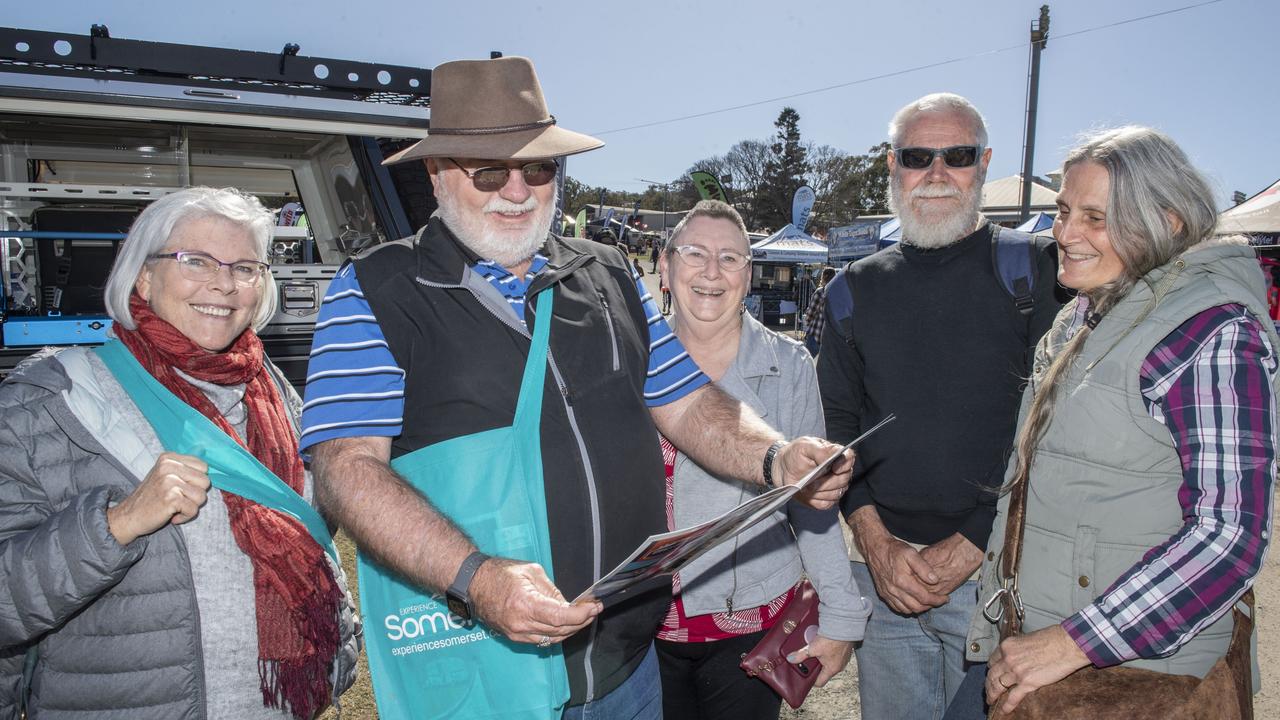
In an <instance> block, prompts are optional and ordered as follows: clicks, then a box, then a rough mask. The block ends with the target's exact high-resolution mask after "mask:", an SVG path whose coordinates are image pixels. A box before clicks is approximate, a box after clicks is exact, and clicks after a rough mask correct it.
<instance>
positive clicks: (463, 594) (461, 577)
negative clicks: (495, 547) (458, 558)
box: [445, 550, 489, 620]
mask: <svg viewBox="0 0 1280 720" xmlns="http://www.w3.org/2000/svg"><path fill="white" fill-rule="evenodd" d="M488 559H489V556H488V555H485V554H484V553H482V552H480V551H479V550H475V551H473V552H472V553H471V554H470V555H468V556H467V559H466V560H463V561H462V565H461V566H459V567H458V574H457V575H455V576H454V578H453V583H452V584H451V585H449V589H448V590H447V591H445V594H446V595H448V596H449V597H450V598H452V599H455V600H457V601H459V602H461V603H463V604H465V605H466V609H467V616H466V618H464V619H467V620H469V619H471V615H473V614H474V613H473V612H472V607H471V592H470V590H471V579H472V578H474V577H475V576H476V571H477V570H479V569H480V566H481V565H482V564H484V561H485V560H488Z"/></svg>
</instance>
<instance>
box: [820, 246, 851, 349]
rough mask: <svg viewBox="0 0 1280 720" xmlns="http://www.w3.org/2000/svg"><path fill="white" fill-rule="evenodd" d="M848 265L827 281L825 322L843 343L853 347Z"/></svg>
mask: <svg viewBox="0 0 1280 720" xmlns="http://www.w3.org/2000/svg"><path fill="white" fill-rule="evenodd" d="M852 264H853V263H849V265H846V266H844V269H842V270H840V271H838V272H836V274H835V275H834V276H832V278H831V279H830V280H828V281H827V291H826V292H827V303H826V304H827V307H826V310H825V312H826V313H827V324H828V325H830V326H831V327H832V328H834V329H835V331H836V333H838V334H839V335H840V339H841V340H844V344H845V345H848V346H849V347H853V285H852V284H851V283H850V282H849V266H850V265H852Z"/></svg>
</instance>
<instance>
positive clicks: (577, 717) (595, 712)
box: [560, 643, 662, 720]
mask: <svg viewBox="0 0 1280 720" xmlns="http://www.w3.org/2000/svg"><path fill="white" fill-rule="evenodd" d="M560 718H561V720H662V681H661V679H660V678H659V676H658V655H657V653H656V652H655V651H654V649H653V644H652V643H650V644H649V652H647V653H645V656H644V660H641V661H640V664H639V665H637V666H636V669H635V672H633V673H631V677H629V678H627V679H626V680H624V681H623V682H622V684H621V685H619V686H618V687H616V688H614V689H613V692H611V693H609V694H608V695H605V696H604V697H599V698H596V699H595V700H592V701H591V702H588V703H583V704H581V705H574V706H572V707H567V708H565V709H564V714H563V715H561V716H560Z"/></svg>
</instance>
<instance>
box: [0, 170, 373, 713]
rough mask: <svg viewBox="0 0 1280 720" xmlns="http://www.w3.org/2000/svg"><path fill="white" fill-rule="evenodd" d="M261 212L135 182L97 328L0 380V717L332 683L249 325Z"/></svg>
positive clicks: (340, 634) (268, 308)
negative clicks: (105, 326)
mask: <svg viewBox="0 0 1280 720" xmlns="http://www.w3.org/2000/svg"><path fill="white" fill-rule="evenodd" d="M273 224H274V220H273V218H272V216H271V213H270V212H268V211H267V210H266V209H265V208H264V207H263V206H262V204H261V203H260V202H259V201H258V200H257V199H256V198H253V197H251V196H248V195H244V194H242V193H240V192H238V191H236V190H232V189H223V190H215V189H212V188H190V189H187V190H182V191H179V192H176V193H173V194H171V195H168V196H166V197H164V198H161V199H159V200H157V201H155V202H154V203H152V204H151V205H150V206H148V207H147V209H146V210H144V211H143V212H142V214H141V215H139V216H138V219H137V221H136V222H135V223H134V224H133V227H132V228H131V229H130V231H129V235H128V237H127V238H126V239H125V241H124V245H123V249H122V251H121V253H120V256H119V257H118V258H117V260H116V263H115V265H114V267H113V268H112V270H111V275H110V277H109V278H108V280H107V289H106V298H105V302H106V307H107V311H108V312H109V313H110V314H111V317H112V318H113V319H114V320H115V325H114V326H113V328H112V333H113V334H114V336H115V337H114V339H112V340H110V341H109V342H107V344H106V345H104V346H103V347H101V348H99V349H96V350H92V349H89V348H84V347H77V348H68V349H64V350H62V351H59V352H56V353H45V354H41V355H37V356H36V357H34V358H32V359H31V360H29V361H26V363H25V364H24V365H22V366H20V367H19V368H18V369H17V370H15V371H14V373H13V374H12V375H10V376H9V378H7V379H6V380H5V382H4V384H3V385H0V716H3V717H18V716H19V715H20V714H21V713H23V712H25V714H26V716H27V717H40V718H67V717H94V718H121V719H123V718H131V719H132V718H156V719H157V720H159V719H160V718H203V717H215V718H216V717H236V718H297V719H299V720H305V719H306V718H313V717H315V716H316V715H318V714H319V713H320V712H321V711H322V710H323V709H324V708H325V707H327V706H328V705H329V704H331V703H332V702H334V701H335V700H336V698H337V697H338V695H339V694H341V692H342V691H343V690H345V689H346V688H347V687H349V686H350V685H351V682H352V680H353V679H354V670H355V658H356V655H357V653H358V640H357V634H356V622H357V621H356V619H355V616H354V612H353V606H352V603H351V597H350V595H349V593H347V591H346V584H345V583H346V581H345V578H344V577H343V574H342V570H341V568H340V566H339V565H338V564H337V562H336V560H337V557H336V552H335V551H333V549H332V543H331V540H330V539H329V537H328V536H327V534H326V532H327V528H325V526H324V522H323V521H322V520H320V516H319V515H318V514H316V513H315V512H314V510H312V509H311V507H310V506H309V504H308V503H309V501H310V497H311V478H310V475H309V473H307V471H306V469H305V467H304V466H303V462H302V459H301V458H300V457H299V455H298V442H297V422H298V414H299V412H300V405H301V403H300V402H299V401H298V399H297V395H296V394H295V393H294V392H293V390H292V389H291V388H290V387H289V385H288V384H287V383H286V382H285V381H284V379H283V376H282V375H281V373H280V372H279V370H277V369H276V368H275V367H274V366H273V365H272V364H271V362H270V361H269V360H267V358H266V357H265V355H264V353H263V348H262V343H261V341H259V340H258V337H257V335H256V334H255V332H254V330H255V329H256V328H261V327H262V326H264V325H265V324H266V323H267V322H268V321H269V320H270V319H271V316H272V314H273V312H274V310H275V306H276V291H275V283H274V281H273V280H272V279H271V273H270V272H269V268H268V266H267V257H268V255H267V250H268V248H269V245H270V239H271V226H272V225H273ZM224 488H226V489H227V491H226V492H224V491H223V489H224Z"/></svg>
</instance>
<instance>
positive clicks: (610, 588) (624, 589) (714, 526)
mask: <svg viewBox="0 0 1280 720" xmlns="http://www.w3.org/2000/svg"><path fill="white" fill-rule="evenodd" d="M896 418H897V416H896V415H893V414H890V415H889V416H888V417H886V418H885V419H883V420H881V421H880V422H878V423H876V425H875V426H874V427H872V428H871V429H870V430H868V431H866V432H864V433H862V434H861V435H859V436H858V437H856V438H854V439H853V440H851V441H850V442H849V444H848V445H845V446H844V447H842V448H840V449H839V450H837V451H836V452H834V453H832V454H831V455H830V457H828V458H827V459H826V460H823V461H822V463H820V464H819V465H818V466H817V467H815V468H814V469H813V470H810V471H809V472H808V474H806V475H805V476H804V477H803V478H801V479H800V482H797V483H796V484H795V485H784V486H782V487H777V488H773V489H772V490H769V491H768V492H765V493H762V494H760V495H757V496H755V497H753V498H751V499H750V500H748V501H746V502H744V503H742V504H741V505H739V506H738V507H736V508H734V509H732V510H730V511H728V512H726V513H724V514H723V515H720V516H719V517H716V518H712V519H711V520H708V521H706V522H704V523H700V524H698V525H694V526H693V527H688V528H684V529H681V530H672V531H671V532H665V533H661V534H659V535H650V536H649V537H648V538H647V539H645V541H644V542H642V543H640V546H639V547H637V548H636V549H635V551H634V552H632V553H631V555H629V556H628V557H627V559H626V560H623V561H622V562H621V563H619V564H618V566H617V567H615V568H614V569H613V570H611V571H609V573H607V574H606V575H604V576H603V577H601V578H600V579H599V580H597V581H596V582H595V583H593V584H592V585H591V587H589V588H587V589H586V590H584V591H582V594H580V595H579V596H578V597H577V598H575V599H574V602H575V603H576V602H581V601H583V600H590V599H595V600H600V601H602V602H605V603H606V604H609V603H611V602H616V601H617V600H621V599H623V598H624V596H625V595H626V594H627V593H628V591H630V590H632V589H634V588H635V587H636V586H638V585H641V584H642V583H646V582H647V581H649V580H652V579H654V578H656V577H659V576H662V575H670V574H672V573H675V572H678V571H679V570H680V569H681V568H683V567H684V566H685V565H688V564H689V563H690V562H692V561H693V560H695V559H697V558H698V557H699V556H701V555H702V554H703V553H705V552H706V551H708V550H710V549H711V548H713V547H715V546H716V545H719V544H720V543H722V542H724V541H725V540H728V539H729V538H731V537H733V536H734V535H737V534H738V533H740V532H742V531H743V530H746V529H747V528H749V527H751V526H752V525H755V524H756V523H758V522H760V521H761V520H763V519H764V518H766V517H768V516H769V515H770V514H772V513H773V512H775V511H776V510H778V509H779V508H781V507H782V506H783V505H785V504H786V503H787V501H788V500H790V499H791V497H792V496H793V495H795V494H796V493H798V492H800V491H801V490H803V489H804V488H805V486H806V485H808V484H809V483H810V482H812V481H813V480H814V479H815V478H818V477H822V476H824V475H826V474H827V470H828V469H829V468H830V467H831V465H832V464H833V463H835V461H836V460H838V459H839V458H840V456H841V455H843V454H844V452H845V451H846V450H848V449H850V448H852V447H855V446H857V445H858V443H860V442H862V441H863V440H865V439H866V438H868V437H869V436H870V435H871V434H872V433H874V432H875V431H877V430H879V429H880V428H882V427H884V426H885V425H887V424H889V423H890V422H892V421H893V420H894V419H896Z"/></svg>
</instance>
